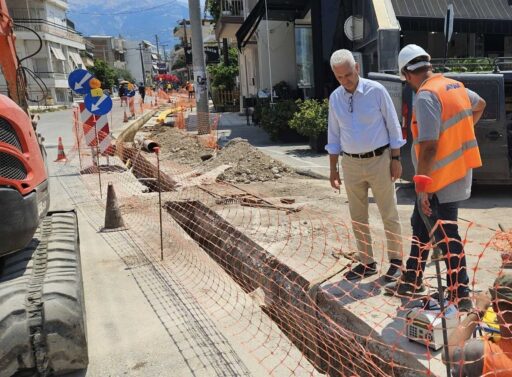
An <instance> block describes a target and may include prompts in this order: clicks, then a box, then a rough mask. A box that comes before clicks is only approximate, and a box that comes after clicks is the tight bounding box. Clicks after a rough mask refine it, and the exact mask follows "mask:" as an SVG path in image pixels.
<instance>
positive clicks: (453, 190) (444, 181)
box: [385, 44, 485, 311]
mask: <svg viewBox="0 0 512 377" xmlns="http://www.w3.org/2000/svg"><path fill="white" fill-rule="evenodd" d="M398 66H399V70H400V76H401V78H402V80H406V81H407V83H408V84H409V85H410V86H411V87H412V89H413V90H414V91H416V96H415V100H414V104H413V116H412V120H411V131H412V135H413V148H412V151H411V155H412V160H413V165H414V167H415V171H416V175H424V176H428V177H430V178H432V183H430V184H428V185H427V186H426V188H425V189H421V188H420V186H419V185H416V192H417V196H418V200H417V202H416V205H415V207H414V210H413V214H412V218H411V224H412V233H413V241H412V243H411V251H410V255H409V258H408V260H407V263H406V270H405V272H404V273H403V274H402V276H401V278H400V279H399V280H398V281H397V282H395V283H393V284H390V285H388V286H386V287H385V291H386V292H387V293H388V294H397V295H398V296H416V295H424V294H425V292H426V290H425V287H424V286H423V273H424V271H425V265H426V261H427V258H428V254H429V251H430V249H429V248H428V247H427V246H426V245H427V244H429V242H430V234H429V230H428V227H427V224H425V222H424V219H423V217H425V216H426V217H428V221H429V222H430V227H431V228H434V226H435V224H436V222H437V221H438V220H444V221H448V223H444V224H442V225H441V226H439V227H437V229H436V230H435V232H434V236H435V239H436V241H437V242H438V246H439V248H440V249H441V251H442V252H443V257H444V260H445V263H446V267H447V278H446V279H447V285H448V292H449V300H450V302H452V303H454V304H455V305H456V306H457V307H458V309H459V310H460V311H467V310H469V309H470V308H471V306H472V305H471V300H470V299H469V288H468V283H469V278H468V273H467V267H466V257H465V254H464V247H463V243H462V241H461V238H460V235H459V231H458V227H457V223H456V222H457V217H458V208H459V203H460V202H461V201H463V200H466V199H468V198H469V197H470V196H471V183H472V177H473V174H472V171H473V170H472V169H474V168H478V167H480V166H481V165H482V161H481V159H480V152H479V149H478V145H477V140H476V137H475V130H474V126H475V124H476V123H477V122H478V120H479V119H480V117H481V116H482V113H483V111H484V109H485V101H484V100H483V99H482V98H481V97H480V96H479V95H478V94H476V93H475V92H472V91H471V90H468V89H466V88H465V87H464V84H462V83H461V82H458V81H455V80H452V79H450V78H447V77H444V76H443V75H442V74H434V73H433V72H432V65H431V63H430V55H429V54H428V53H427V52H426V51H425V50H424V49H423V48H421V47H419V46H417V45H412V44H411V45H407V46H405V47H404V48H403V49H402V50H401V51H400V54H399V56H398ZM423 190H424V191H423ZM418 191H423V192H418ZM418 202H419V203H420V205H418ZM420 211H422V212H423V214H424V215H425V216H423V215H422V214H421V213H420ZM445 239H448V240H449V241H448V242H446V241H444V240H445Z"/></svg>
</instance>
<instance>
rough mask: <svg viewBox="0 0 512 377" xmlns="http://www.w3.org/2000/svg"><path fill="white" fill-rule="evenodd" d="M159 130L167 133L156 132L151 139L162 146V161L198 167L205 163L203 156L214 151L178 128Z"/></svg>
mask: <svg viewBox="0 0 512 377" xmlns="http://www.w3.org/2000/svg"><path fill="white" fill-rule="evenodd" d="M159 128H160V130H162V129H163V130H165V131H157V132H155V131H156V130H154V131H153V133H152V135H151V138H152V139H154V140H155V141H157V142H158V143H159V144H160V145H161V147H162V159H167V160H173V161H175V162H179V163H182V164H186V165H189V166H192V167H196V166H198V165H200V164H201V163H202V162H203V160H202V159H201V156H204V155H206V154H211V153H212V150H211V149H208V148H206V147H204V146H203V145H202V144H201V143H200V142H199V140H198V139H197V137H196V136H192V135H188V134H186V133H184V132H183V131H180V130H178V129H176V128H168V127H165V128H163V127H159Z"/></svg>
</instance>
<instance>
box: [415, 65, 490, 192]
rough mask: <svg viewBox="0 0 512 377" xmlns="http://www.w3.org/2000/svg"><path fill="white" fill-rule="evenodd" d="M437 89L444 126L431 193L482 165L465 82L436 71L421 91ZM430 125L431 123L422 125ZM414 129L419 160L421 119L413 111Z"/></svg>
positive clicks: (442, 125) (442, 126)
mask: <svg viewBox="0 0 512 377" xmlns="http://www.w3.org/2000/svg"><path fill="white" fill-rule="evenodd" d="M425 90H427V91H429V92H432V93H434V94H435V95H436V96H437V98H438V100H439V102H440V103H441V130H440V133H439V140H438V146H437V152H436V156H435V163H434V167H433V170H432V172H431V173H430V177H431V178H432V180H433V181H432V183H431V184H429V185H428V186H427V192H428V193H434V192H437V191H439V190H441V189H442V188H444V187H446V186H448V185H449V184H451V183H453V182H455V181H457V180H459V179H461V178H463V177H464V176H465V175H466V174H467V172H468V170H469V169H472V168H478V167H480V166H482V160H481V158H480V151H479V149H478V144H477V141H476V136H475V128H474V124H473V110H472V108H471V101H470V100H469V97H468V95H467V92H466V88H465V87H464V84H462V83H461V82H459V81H455V80H452V79H449V78H447V77H444V76H443V75H441V74H438V75H434V76H432V77H430V78H429V79H427V80H425V82H424V83H423V84H422V85H421V87H420V89H419V90H418V93H419V92H421V91H425ZM420 126H421V127H429V125H428V124H424V125H420ZM411 131H412V136H413V145H414V150H415V153H416V158H417V160H419V152H420V145H419V142H418V123H417V121H416V114H415V112H414V111H413V114H412V122H411Z"/></svg>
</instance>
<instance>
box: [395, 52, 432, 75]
mask: <svg viewBox="0 0 512 377" xmlns="http://www.w3.org/2000/svg"><path fill="white" fill-rule="evenodd" d="M420 56H426V57H427V58H428V60H427V61H420V62H418V63H416V64H412V65H410V66H408V67H407V70H409V71H414V70H416V69H418V68H420V67H424V66H427V65H430V63H429V62H430V55H429V54H428V53H427V52H426V51H425V50H424V49H422V48H421V47H420V46H418V45H413V44H410V45H407V46H405V47H404V48H402V49H401V50H400V53H399V54H398V70H399V72H400V78H401V79H402V80H405V76H404V75H403V73H402V69H403V68H404V67H405V66H406V65H407V64H408V63H409V62H411V61H413V60H414V59H416V58H419V57H420Z"/></svg>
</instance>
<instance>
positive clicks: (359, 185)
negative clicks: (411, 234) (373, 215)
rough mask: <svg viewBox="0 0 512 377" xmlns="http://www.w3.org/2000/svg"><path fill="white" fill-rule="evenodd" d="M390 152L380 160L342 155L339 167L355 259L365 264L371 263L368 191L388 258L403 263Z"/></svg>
mask: <svg viewBox="0 0 512 377" xmlns="http://www.w3.org/2000/svg"><path fill="white" fill-rule="evenodd" d="M390 165H391V152H390V150H389V149H386V150H385V151H384V153H383V154H382V155H380V156H376V157H370V158H356V157H350V156H346V155H343V157H342V160H341V167H342V171H343V181H344V183H345V189H346V191H347V197H348V205H349V210H350V217H351V218H352V229H353V230H354V234H355V237H356V241H357V248H358V251H359V252H358V254H357V257H356V259H357V260H358V261H359V262H361V263H364V264H369V263H372V262H374V259H373V249H372V237H371V234H370V227H369V222H368V217H369V216H368V189H369V188H371V189H372V193H373V197H374V199H375V202H376V203H377V207H378V208H379V212H380V215H381V217H382V222H383V223H384V230H385V232H386V239H387V252H388V258H389V259H390V260H391V259H400V260H401V259H402V257H403V251H402V237H401V227H400V219H399V217H398V209H397V201H396V192H395V184H394V182H393V181H392V180H391V170H390Z"/></svg>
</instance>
